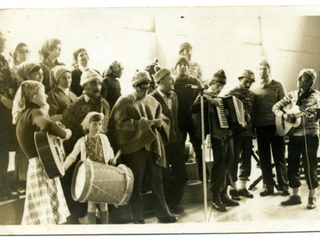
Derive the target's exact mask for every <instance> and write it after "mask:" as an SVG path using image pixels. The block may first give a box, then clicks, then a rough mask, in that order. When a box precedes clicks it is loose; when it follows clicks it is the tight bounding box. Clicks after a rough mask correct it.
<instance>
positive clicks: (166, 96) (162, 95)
mask: <svg viewBox="0 0 320 240" xmlns="http://www.w3.org/2000/svg"><path fill="white" fill-rule="evenodd" d="M157 91H158V93H159V94H160V95H161V97H163V98H170V97H171V96H172V95H171V93H163V92H161V90H160V89H159V88H157Z"/></svg>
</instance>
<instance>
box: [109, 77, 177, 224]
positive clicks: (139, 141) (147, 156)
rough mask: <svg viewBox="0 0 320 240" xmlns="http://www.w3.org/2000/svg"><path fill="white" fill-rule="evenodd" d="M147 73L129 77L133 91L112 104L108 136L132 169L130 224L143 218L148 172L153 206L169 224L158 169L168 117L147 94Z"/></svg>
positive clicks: (162, 161)
mask: <svg viewBox="0 0 320 240" xmlns="http://www.w3.org/2000/svg"><path fill="white" fill-rule="evenodd" d="M150 82H151V79H150V76H149V73H148V72H145V71H143V72H137V73H136V74H135V76H134V77H133V79H132V80H131V83H132V86H133V88H134V91H133V93H131V94H129V95H128V96H126V97H121V98H119V100H118V101H117V103H116V104H115V106H114V108H113V110H112V112H111V117H110V122H109V134H108V136H109V138H110V141H111V144H112V147H113V148H114V150H116V149H120V150H121V151H122V162H123V163H124V164H126V165H127V166H128V167H129V168H130V169H131V170H132V172H133V175H134V186H133V191H132V196H131V199H130V208H131V217H132V220H133V222H134V223H136V224H143V223H145V221H144V217H143V213H144V211H143V198H142V180H143V177H144V174H145V173H146V174H148V175H149V179H150V184H151V186H152V194H153V196H154V198H153V199H154V209H155V212H156V216H157V218H158V219H159V221H160V222H161V223H173V222H176V221H177V218H176V217H175V216H173V215H171V213H170V211H169V208H168V206H167V203H166V201H165V196H164V188H163V181H162V168H163V167H164V168H166V165H167V164H166V156H165V151H164V144H165V142H166V141H168V137H169V119H168V118H167V117H165V116H164V115H163V114H162V108H161V105H160V103H159V102H158V101H157V100H156V99H155V98H153V97H151V96H149V95H147V91H148V89H149V86H150Z"/></svg>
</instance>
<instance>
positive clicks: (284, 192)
mask: <svg viewBox="0 0 320 240" xmlns="http://www.w3.org/2000/svg"><path fill="white" fill-rule="evenodd" d="M289 195H290V193H289V191H288V190H287V189H286V190H283V191H282V193H281V196H289Z"/></svg>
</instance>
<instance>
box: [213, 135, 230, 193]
mask: <svg viewBox="0 0 320 240" xmlns="http://www.w3.org/2000/svg"><path fill="white" fill-rule="evenodd" d="M211 143H212V151H213V165H212V169H211V182H210V190H211V191H212V192H213V194H218V193H220V192H222V191H225V189H226V188H227V186H228V185H231V184H232V179H231V176H230V173H229V169H228V167H229V166H230V165H232V163H233V161H234V149H233V138H232V137H229V138H228V139H227V140H225V141H223V142H222V141H221V140H219V139H216V138H211Z"/></svg>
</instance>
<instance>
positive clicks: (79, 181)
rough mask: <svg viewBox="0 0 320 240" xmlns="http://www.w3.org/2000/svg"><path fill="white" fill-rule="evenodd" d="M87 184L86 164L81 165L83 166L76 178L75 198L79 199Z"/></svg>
mask: <svg viewBox="0 0 320 240" xmlns="http://www.w3.org/2000/svg"><path fill="white" fill-rule="evenodd" d="M85 183H86V166H85V164H81V166H80V167H79V168H78V174H77V176H76V182H75V191H74V193H75V197H76V199H79V198H80V196H81V194H82V192H83V188H84V185H85Z"/></svg>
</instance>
